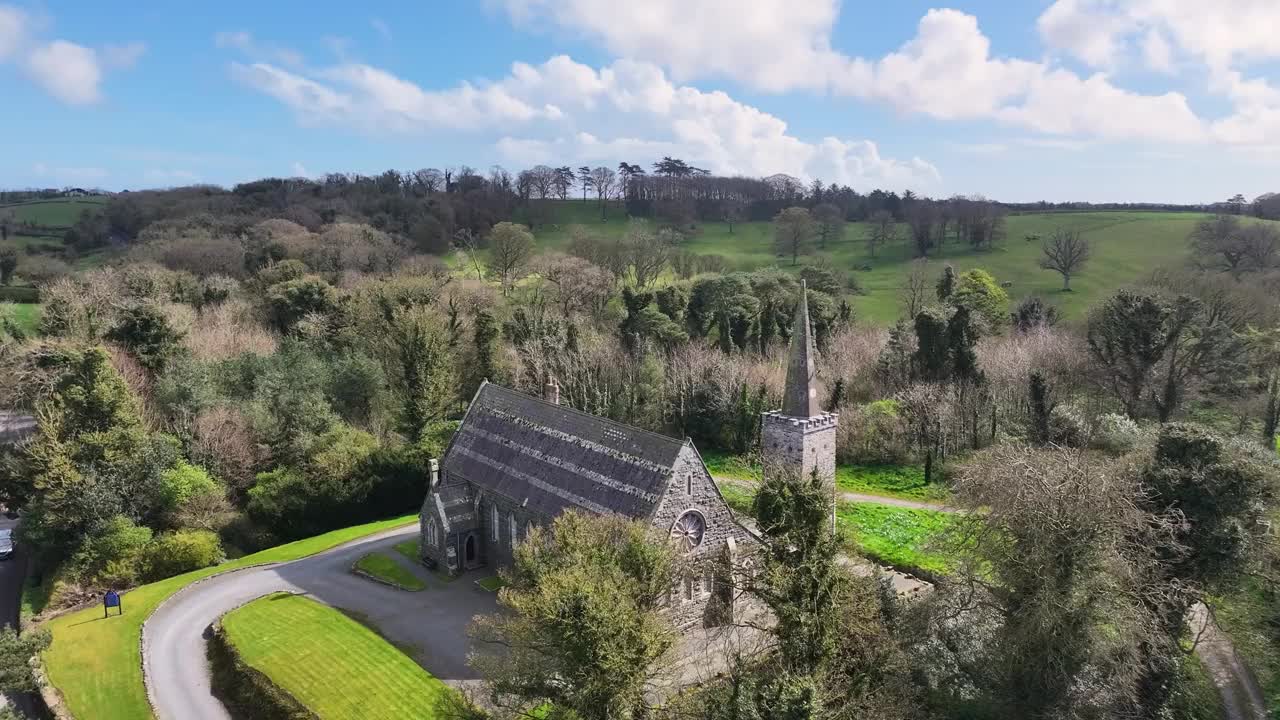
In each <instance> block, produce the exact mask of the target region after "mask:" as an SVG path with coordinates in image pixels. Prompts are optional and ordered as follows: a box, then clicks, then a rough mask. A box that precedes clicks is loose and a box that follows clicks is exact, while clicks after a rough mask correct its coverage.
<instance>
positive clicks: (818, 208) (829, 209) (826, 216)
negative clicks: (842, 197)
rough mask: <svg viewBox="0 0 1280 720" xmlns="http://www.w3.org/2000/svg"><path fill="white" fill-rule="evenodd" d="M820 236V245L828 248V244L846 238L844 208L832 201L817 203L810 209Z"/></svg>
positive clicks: (821, 247) (823, 248)
mask: <svg viewBox="0 0 1280 720" xmlns="http://www.w3.org/2000/svg"><path fill="white" fill-rule="evenodd" d="M809 212H810V215H812V217H813V222H814V225H815V229H816V234H817V236H818V247H819V248H820V249H822V250H826V249H827V245H828V244H830V243H833V242H840V241H841V240H843V239H844V210H842V209H840V207H839V206H836V205H833V204H832V203H822V204H821V205H815V206H814V208H813V210H811V211H809Z"/></svg>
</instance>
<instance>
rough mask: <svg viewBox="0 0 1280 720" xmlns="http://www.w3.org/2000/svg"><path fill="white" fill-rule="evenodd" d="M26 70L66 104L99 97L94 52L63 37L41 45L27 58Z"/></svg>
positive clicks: (89, 101) (99, 73)
mask: <svg viewBox="0 0 1280 720" xmlns="http://www.w3.org/2000/svg"><path fill="white" fill-rule="evenodd" d="M27 69H28V71H29V72H30V73H31V76H32V78H34V79H35V81H36V82H37V83H38V84H39V85H40V86H41V87H43V88H44V89H45V91H46V92H48V93H49V94H50V95H52V96H54V97H55V98H57V99H59V100H61V101H62V102H64V103H67V104H68V105H89V104H92V103H95V102H97V101H98V100H100V99H101V97H102V94H101V92H100V91H99V89H98V84H99V83H100V82H101V81H102V68H101V67H99V64H98V56H97V53H95V52H94V51H93V50H92V49H91V48H87V47H84V46H83V45H77V44H75V43H72V42H67V41H66V40H55V41H53V42H51V43H49V44H47V45H41V46H39V47H37V48H36V49H35V50H33V51H32V52H31V54H30V55H29V56H28V57H27Z"/></svg>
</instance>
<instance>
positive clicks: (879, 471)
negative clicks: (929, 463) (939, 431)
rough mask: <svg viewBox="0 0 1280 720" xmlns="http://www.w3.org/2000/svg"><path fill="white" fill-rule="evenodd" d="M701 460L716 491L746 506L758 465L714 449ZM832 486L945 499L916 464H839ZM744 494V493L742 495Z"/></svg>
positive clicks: (939, 487)
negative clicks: (716, 487) (926, 482)
mask: <svg viewBox="0 0 1280 720" xmlns="http://www.w3.org/2000/svg"><path fill="white" fill-rule="evenodd" d="M702 460H703V461H704V462H705V463H706V464H707V469H708V470H710V471H711V474H712V476H714V477H716V478H719V479H721V480H729V481H736V482H721V483H719V486H720V494H722V495H724V496H725V500H727V501H728V502H729V504H730V505H731V506H734V509H735V510H742V508H740V507H737V505H735V503H742V502H745V503H746V506H747V507H750V504H751V496H752V495H754V491H752V490H751V487H752V486H753V485H755V484H757V483H759V482H760V472H761V469H760V464H759V463H757V462H754V461H753V460H752V459H750V458H744V457H742V456H740V455H727V454H724V453H717V452H714V451H711V452H706V453H703V455H702ZM836 485H837V486H838V487H839V488H840V489H841V490H844V491H846V492H856V493H864V494H867V495H880V496H883V497H891V498H900V499H903V500H925V501H928V500H945V499H946V497H947V488H946V487H945V486H944V485H939V484H937V483H933V484H928V485H926V484H925V482H924V468H922V467H919V466H916V465H840V466H837V467H836ZM744 493H747V494H746V495H744Z"/></svg>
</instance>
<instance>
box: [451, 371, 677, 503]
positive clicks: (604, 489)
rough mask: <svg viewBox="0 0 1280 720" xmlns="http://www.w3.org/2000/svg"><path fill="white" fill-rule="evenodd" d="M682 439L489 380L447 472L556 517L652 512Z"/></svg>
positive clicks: (455, 443) (456, 438) (464, 426)
mask: <svg viewBox="0 0 1280 720" xmlns="http://www.w3.org/2000/svg"><path fill="white" fill-rule="evenodd" d="M683 447H684V442H683V441H681V440H676V439H674V438H669V437H666V436H664V435H658V434H656V433H651V432H648V431H646V430H640V429H639V428H634V427H630V426H627V425H623V424H621V423H616V422H613V421H611V420H606V419H604V418H599V417H596V416H594V415H589V414H587V413H584V412H579V411H577V410H573V409H572V408H568V407H564V406H562V405H555V404H552V403H549V402H545V401H543V400H540V399H538V398H536V397H533V396H530V395H525V394H524V393H520V392H516V391H515V390H509V389H507V388H504V387H500V386H498V385H494V384H492V383H487V382H486V383H484V384H483V385H481V386H480V390H479V392H477V393H476V397H475V399H474V400H472V402H471V407H470V408H469V409H468V410H467V415H466V417H465V418H464V419H463V421H462V426H461V427H459V428H458V432H457V433H456V434H455V435H454V437H453V442H452V443H451V444H450V446H449V450H448V452H446V453H445V457H444V460H443V462H442V463H441V469H442V470H443V471H444V472H445V473H446V474H447V475H448V476H449V478H450V479H451V480H452V479H454V478H461V479H464V480H466V481H468V482H471V483H473V484H474V485H476V486H478V487H480V488H483V489H484V490H487V491H489V492H492V493H496V494H498V495H500V496H503V497H505V498H507V499H508V500H510V501H512V502H515V503H519V504H521V505H522V506H523V507H525V508H526V509H527V511H528V512H531V513H535V514H541V515H545V516H547V517H554V516H556V515H558V514H560V513H561V512H562V511H564V510H566V509H568V508H581V509H584V510H587V511H589V512H593V513H597V514H618V515H623V516H626V517H629V518H644V517H648V516H649V515H650V514H652V512H653V510H654V508H655V506H656V505H657V503H658V501H659V500H660V499H661V497H662V493H663V491H664V490H665V489H666V485H667V479H668V478H669V477H670V476H671V474H672V467H673V466H674V464H675V462H676V458H677V457H678V456H679V454H680V450H681V449H682V448H683Z"/></svg>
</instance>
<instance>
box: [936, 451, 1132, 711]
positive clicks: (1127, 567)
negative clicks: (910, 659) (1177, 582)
mask: <svg viewBox="0 0 1280 720" xmlns="http://www.w3.org/2000/svg"><path fill="white" fill-rule="evenodd" d="M956 491H957V493H958V496H959V497H960V498H961V499H962V502H964V503H965V506H967V507H981V508H984V511H983V513H982V514H981V516H980V517H979V516H977V515H974V516H965V517H962V518H960V519H958V521H957V523H958V524H959V526H960V527H959V532H958V533H957V534H956V537H957V539H958V540H959V541H960V544H962V545H963V546H965V547H967V548H970V551H971V552H972V554H973V559H974V561H973V562H968V563H962V564H961V568H962V571H961V573H962V577H961V578H958V579H956V580H955V581H952V582H947V583H945V584H944V586H943V587H942V588H941V589H940V590H939V592H940V593H941V598H940V600H941V601H942V602H940V603H939V607H938V608H937V609H938V610H941V611H943V612H947V611H948V610H951V609H953V608H954V612H956V613H957V614H958V616H957V617H954V619H953V620H951V621H950V624H951V625H952V627H954V628H956V631H953V632H956V635H948V636H944V637H943V638H938V639H937V640H935V644H936V645H937V646H938V647H939V648H942V649H945V651H947V652H952V653H961V652H963V650H962V648H965V647H969V646H971V644H972V642H973V641H975V640H977V639H978V638H984V639H983V640H982V641H981V642H983V643H984V644H985V645H986V646H987V650H986V651H985V652H980V654H979V655H978V657H979V658H981V660H979V662H981V663H984V664H986V667H983V668H972V667H971V666H970V665H969V664H968V663H967V662H964V660H965V659H966V658H964V657H963V656H961V657H960V658H959V659H960V660H961V662H960V663H959V668H960V672H958V673H956V674H957V675H958V676H959V677H958V678H956V679H957V680H958V679H959V678H963V677H966V676H969V677H970V679H972V680H976V682H977V685H978V687H979V688H981V687H983V686H984V685H985V686H988V687H989V690H988V691H994V692H993V693H992V697H991V698H990V704H991V705H993V706H994V707H992V708H991V709H992V710H993V711H995V712H994V715H993V716H997V717H1010V718H1014V717H1016V718H1077V717H1123V716H1124V715H1122V714H1120V713H1118V712H1117V710H1118V709H1119V708H1120V707H1123V706H1124V705H1125V704H1126V703H1127V701H1129V700H1130V699H1131V698H1132V697H1133V693H1134V690H1135V686H1136V682H1137V676H1138V674H1139V673H1138V672H1137V671H1136V670H1135V669H1134V668H1133V663H1132V654H1133V652H1134V647H1135V645H1136V644H1137V643H1138V642H1139V640H1140V638H1141V637H1142V634H1141V627H1140V620H1139V621H1135V620H1134V615H1135V608H1134V607H1133V606H1132V604H1131V603H1130V602H1129V598H1130V595H1129V594H1128V593H1126V592H1124V588H1123V587H1121V588H1120V589H1119V590H1118V589H1117V586H1118V585H1122V584H1123V583H1124V582H1125V581H1126V580H1127V579H1128V577H1131V576H1132V574H1133V573H1134V572H1136V571H1137V569H1138V568H1141V567H1143V566H1142V565H1141V564H1140V562H1135V561H1134V558H1135V557H1139V556H1140V555H1141V553H1142V552H1143V550H1144V548H1143V544H1142V543H1141V542H1140V541H1139V540H1138V539H1137V538H1136V537H1135V535H1134V532H1135V530H1136V529H1139V528H1142V527H1143V517H1142V514H1141V513H1140V512H1139V510H1138V508H1137V507H1136V506H1135V502H1134V488H1133V484H1132V482H1131V481H1130V480H1129V478H1127V477H1126V476H1125V475H1124V473H1122V472H1117V469H1116V468H1114V467H1113V466H1111V465H1110V463H1109V461H1106V460H1101V459H1098V458H1097V457H1095V456H1093V455H1090V454H1087V453H1082V452H1079V451H1076V450H1071V449H1064V448H1048V449H1032V448H1027V447H1019V446H1017V445H1012V444H1005V445H1000V446H997V447H996V448H994V449H992V450H989V451H987V452H984V453H982V454H980V455H979V456H978V457H977V458H976V459H975V460H974V461H973V462H971V463H967V464H966V466H965V467H964V469H963V470H962V471H961V472H960V473H959V477H958V478H957V483H956ZM949 603H957V604H956V605H951V604H949ZM991 610H994V612H993V613H991ZM988 613H991V614H988ZM992 625H994V628H992V629H991V630H990V631H989V634H985V633H984V631H983V630H981V629H980V628H983V627H984V626H986V627H991V626H992ZM1135 626H1138V627H1135ZM943 632H947V631H946V630H943ZM957 635H958V636H957ZM942 665H944V666H945V663H942ZM975 670H976V671H977V673H978V675H977V677H976V678H974V677H972V675H971V673H972V671H975ZM984 675H985V676H988V677H989V678H990V679H989V680H987V677H984ZM952 687H953V689H951V690H949V692H950V693H953V694H954V695H953V697H962V696H964V695H965V694H966V689H967V688H966V687H965V685H964V683H962V682H955V683H954V685H952Z"/></svg>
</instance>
